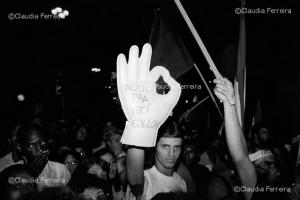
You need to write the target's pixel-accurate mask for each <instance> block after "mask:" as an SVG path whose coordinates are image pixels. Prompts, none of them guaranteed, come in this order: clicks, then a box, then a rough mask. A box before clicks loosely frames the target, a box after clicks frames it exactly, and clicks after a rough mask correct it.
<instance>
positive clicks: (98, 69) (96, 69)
mask: <svg viewBox="0 0 300 200" xmlns="http://www.w3.org/2000/svg"><path fill="white" fill-rule="evenodd" d="M91 71H92V72H95V73H96V72H100V71H101V69H100V68H96V67H94V68H92V69H91Z"/></svg>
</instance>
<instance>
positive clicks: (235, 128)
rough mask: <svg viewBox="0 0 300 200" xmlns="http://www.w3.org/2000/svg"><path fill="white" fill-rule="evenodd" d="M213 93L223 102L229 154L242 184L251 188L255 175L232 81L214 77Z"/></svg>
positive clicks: (246, 196)
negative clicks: (236, 104)
mask: <svg viewBox="0 0 300 200" xmlns="http://www.w3.org/2000/svg"><path fill="white" fill-rule="evenodd" d="M214 83H216V87H215V90H214V92H215V94H216V96H217V97H218V98H219V99H220V100H221V101H222V102H223V105H224V115H225V133H226V140H227V145H228V149H229V152H230V155H231V157H232V160H233V163H234V164H235V167H236V169H237V172H238V175H239V178H240V180H241V183H242V186H246V187H247V188H253V187H254V186H255V185H256V182H257V177H256V172H255V168H254V166H253V164H252V163H251V161H250V159H249V157H248V151H247V145H246V141H245V137H244V134H243V131H242V129H241V127H240V124H239V120H238V116H237V111H236V106H235V94H234V89H233V86H232V83H231V82H230V81H229V80H228V79H226V78H220V79H215V80H214ZM244 196H245V199H247V200H250V199H251V197H252V193H251V192H245V193H244Z"/></svg>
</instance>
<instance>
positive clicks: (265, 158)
mask: <svg viewBox="0 0 300 200" xmlns="http://www.w3.org/2000/svg"><path fill="white" fill-rule="evenodd" d="M250 152H251V151H250ZM249 158H250V160H251V161H252V163H253V165H254V167H255V170H256V173H257V178H258V181H259V182H260V183H262V184H268V185H276V184H278V182H279V181H280V172H279V170H278V169H277V167H276V161H275V157H274V155H273V154H272V153H271V152H270V151H269V150H267V149H259V148H255V149H254V150H252V153H250V155H249Z"/></svg>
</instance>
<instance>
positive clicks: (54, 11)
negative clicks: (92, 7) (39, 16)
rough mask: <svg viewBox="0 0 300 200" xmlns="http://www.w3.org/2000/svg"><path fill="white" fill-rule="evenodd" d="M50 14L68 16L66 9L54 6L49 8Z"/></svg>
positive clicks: (61, 16)
mask: <svg viewBox="0 0 300 200" xmlns="http://www.w3.org/2000/svg"><path fill="white" fill-rule="evenodd" d="M51 13H52V15H54V16H58V17H59V18H60V19H64V18H65V17H66V16H69V14H70V13H69V11H68V10H63V9H62V8H61V7H56V8H53V9H52V10H51Z"/></svg>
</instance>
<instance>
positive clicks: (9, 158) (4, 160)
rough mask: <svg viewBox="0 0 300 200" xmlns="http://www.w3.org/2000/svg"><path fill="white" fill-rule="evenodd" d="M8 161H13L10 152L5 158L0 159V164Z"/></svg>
mask: <svg viewBox="0 0 300 200" xmlns="http://www.w3.org/2000/svg"><path fill="white" fill-rule="evenodd" d="M8 160H13V159H12V152H10V153H8V154H6V155H5V156H3V157H1V158H0V163H1V162H6V161H8Z"/></svg>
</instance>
